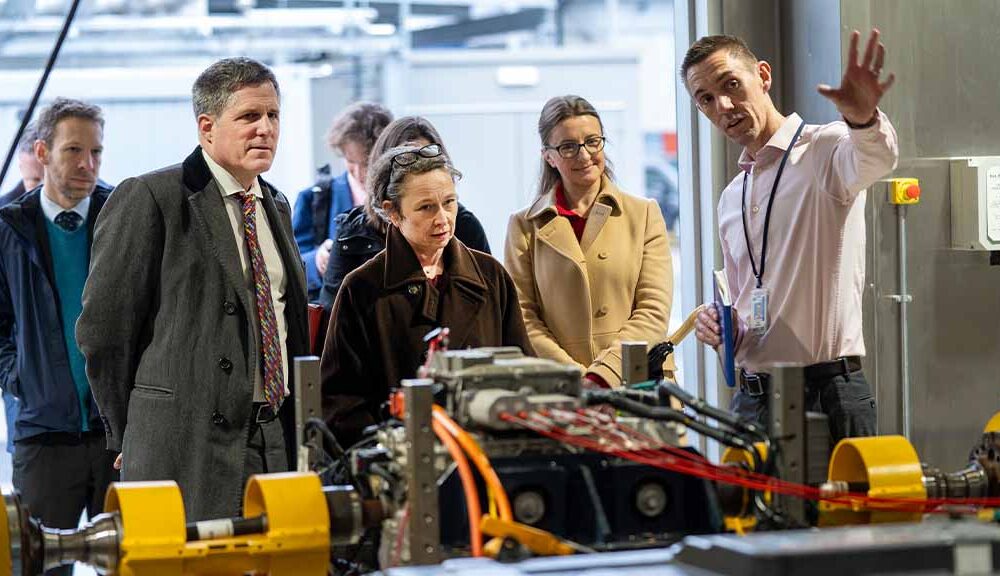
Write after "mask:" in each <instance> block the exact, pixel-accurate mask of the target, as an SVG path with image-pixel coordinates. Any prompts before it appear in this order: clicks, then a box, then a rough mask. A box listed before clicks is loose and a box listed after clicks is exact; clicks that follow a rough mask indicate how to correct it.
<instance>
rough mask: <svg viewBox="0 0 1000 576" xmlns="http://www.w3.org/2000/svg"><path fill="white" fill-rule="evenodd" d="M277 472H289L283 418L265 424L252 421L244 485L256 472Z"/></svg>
mask: <svg viewBox="0 0 1000 576" xmlns="http://www.w3.org/2000/svg"><path fill="white" fill-rule="evenodd" d="M275 472H288V453H287V452H286V451H285V433H284V431H283V430H282V429H281V420H279V419H277V418H276V419H274V420H271V421H270V422H264V423H263V424H256V423H251V424H250V432H249V437H248V439H247V459H246V467H245V469H244V478H243V486H244V488H245V487H246V481H247V480H249V479H250V476H253V475H254V474H273V473H275Z"/></svg>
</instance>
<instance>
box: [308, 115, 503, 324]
mask: <svg viewBox="0 0 1000 576" xmlns="http://www.w3.org/2000/svg"><path fill="white" fill-rule="evenodd" d="M406 143H412V144H414V145H417V146H425V145H427V144H437V145H438V146H439V147H440V148H441V153H442V154H444V155H445V156H448V150H447V149H446V148H445V145H444V142H443V141H442V139H441V135H440V134H438V131H437V129H435V128H434V125H432V124H431V123H430V122H429V121H428V120H427V119H426V118H422V117H420V116H404V117H403V118H399V119H397V120H395V121H393V122H392V123H391V124H389V125H388V126H387V127H386V128H385V130H384V131H383V132H382V135H381V136H379V138H378V141H376V142H375V145H374V146H373V147H372V151H371V158H370V159H369V160H370V161H371V162H372V163H374V161H375V160H378V158H379V157H381V156H382V154H384V153H385V151H386V150H388V149H390V148H395V147H396V146H402V145H403V144H406ZM387 226H388V225H387V224H386V223H385V222H384V221H383V220H382V219H381V218H379V217H378V216H377V215H376V214H375V213H374V209H373V208H371V206H370V205H368V204H364V205H361V206H356V207H355V208H352V209H351V210H350V211H349V212H346V213H344V214H340V215H338V216H337V223H336V226H335V227H336V229H337V231H338V232H337V236H336V241H335V243H334V249H333V251H332V252H331V254H330V264H329V266H328V267H327V270H326V274H324V275H323V290H322V292H321V294H320V303H321V304H323V307H324V308H326V309H329V308H330V307H332V306H333V301H334V300H335V299H336V298H337V291H338V290H339V289H340V285H341V283H343V281H344V278H345V277H346V276H347V274H349V273H350V272H351V271H352V270H354V269H355V268H358V267H359V266H361V265H362V264H364V263H365V262H367V261H368V260H370V259H371V258H372V257H373V256H375V255H376V254H378V253H379V252H380V251H381V250H382V249H383V248H385V234H386V230H387ZM455 237H456V238H458V239H459V240H461V241H462V243H463V244H465V245H466V246H468V247H469V248H472V249H473V250H479V251H480V252H485V253H486V254H489V253H490V245H489V242H488V241H487V240H486V231H485V230H483V225H482V224H480V222H479V220H478V219H476V216H475V215H474V214H473V213H472V212H470V211H469V210H468V209H466V208H465V206H462V204H461V202H459V203H458V212H457V215H456V217H455Z"/></svg>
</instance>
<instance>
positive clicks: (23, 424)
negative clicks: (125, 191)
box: [0, 186, 111, 441]
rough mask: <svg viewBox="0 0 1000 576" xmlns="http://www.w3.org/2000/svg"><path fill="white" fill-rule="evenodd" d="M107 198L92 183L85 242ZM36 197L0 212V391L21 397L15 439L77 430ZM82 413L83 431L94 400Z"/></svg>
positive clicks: (95, 416) (94, 413)
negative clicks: (85, 416) (83, 413)
mask: <svg viewBox="0 0 1000 576" xmlns="http://www.w3.org/2000/svg"><path fill="white" fill-rule="evenodd" d="M110 194H111V190H110V189H108V188H104V187H102V186H98V187H97V188H96V189H95V190H94V193H93V194H92V195H91V197H90V211H89V212H88V214H87V237H88V241H89V242H91V243H92V242H93V237H94V227H95V223H96V221H97V215H98V213H100V211H101V209H102V208H103V207H104V203H105V201H106V200H107V199H108V197H109V196H110ZM41 195H42V188H41V187H40V186H39V187H38V188H35V189H34V190H32V191H31V192H29V193H27V194H24V195H23V196H21V197H19V198H17V199H16V200H14V201H13V202H11V203H10V204H8V205H7V206H5V207H4V208H3V210H0V389H3V391H4V393H5V394H6V393H10V394H13V395H14V396H16V397H18V398H19V399H20V404H19V411H18V417H17V427H16V429H15V430H8V431H7V433H8V434H11V435H13V436H14V440H15V441H17V440H22V439H25V438H29V437H31V436H35V435H38V434H42V433H46V432H68V433H70V434H77V433H79V432H80V428H81V422H80V418H81V411H80V401H79V399H78V398H79V397H78V395H77V391H76V383H75V382H74V381H73V374H72V372H70V363H69V357H68V354H67V351H66V344H65V340H64V335H63V330H62V316H61V315H60V303H59V294H58V292H57V290H56V287H55V280H54V277H55V275H54V273H53V271H52V250H51V248H50V247H49V240H48V234H47V233H46V231H45V216H44V214H43V212H42V206H41ZM88 408H89V412H90V421H89V423H88V424H89V426H90V429H91V430H100V429H101V428H102V425H101V420H100V416H99V412H98V409H97V405H96V403H95V402H94V399H93V397H91V398H88Z"/></svg>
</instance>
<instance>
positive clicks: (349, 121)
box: [326, 102, 392, 160]
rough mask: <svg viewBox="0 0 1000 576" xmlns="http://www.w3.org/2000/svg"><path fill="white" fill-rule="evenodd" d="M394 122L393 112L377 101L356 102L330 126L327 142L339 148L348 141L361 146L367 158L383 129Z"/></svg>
mask: <svg viewBox="0 0 1000 576" xmlns="http://www.w3.org/2000/svg"><path fill="white" fill-rule="evenodd" d="M390 122H392V112H390V111H389V109H388V108H386V107H385V106H383V105H381V104H376V103H375V102H355V103H354V104H351V105H350V106H348V107H347V108H344V109H343V110H342V111H341V112H340V114H338V115H337V117H336V118H334V119H333V125H332V126H331V127H330V133H329V134H327V138H326V141H327V144H329V145H330V148H333V149H334V150H339V149H340V148H341V147H342V146H343V145H344V144H346V143H347V142H354V143H355V144H357V145H358V146H361V148H362V150H363V151H364V152H363V153H364V157H365V160H367V159H368V154H369V153H370V152H371V149H372V146H373V145H374V144H375V141H376V140H378V137H379V135H380V134H382V130H384V129H385V127H386V126H388V125H389V123H390Z"/></svg>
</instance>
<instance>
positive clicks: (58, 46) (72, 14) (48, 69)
mask: <svg viewBox="0 0 1000 576" xmlns="http://www.w3.org/2000/svg"><path fill="white" fill-rule="evenodd" d="M79 6H80V0H73V2H72V3H71V4H70V5H69V12H67V13H66V19H65V20H64V21H63V26H62V30H60V31H59V37H58V38H56V43H55V46H53V47H52V52H51V53H49V59H48V61H47V62H46V63H45V70H44V71H43V72H42V77H41V78H39V80H38V86H36V87H35V93H34V94H33V95H32V96H31V102H30V103H29V104H28V108H27V109H26V110H25V111H24V116H23V117H22V118H21V125H20V126H18V127H17V132H16V133H15V134H14V141H13V142H11V144H10V148H9V149H8V150H7V158H6V159H5V160H4V162H3V169H0V183H2V182H3V180H4V178H6V177H7V170H9V169H10V163H11V162H12V161H13V160H14V154H15V153H16V152H17V145H18V143H19V142H20V141H21V136H22V135H24V130H25V128H27V127H28V123H29V122H31V116H32V115H33V114H34V113H35V107H36V106H38V99H39V98H40V97H41V95H42V91H43V90H44V89H45V85H46V84H47V83H48V81H49V74H51V73H52V69H53V68H54V67H55V65H56V59H58V58H59V52H60V51H62V45H63V42H64V41H65V40H66V35H67V34H68V33H69V27H70V25H72V24H73V20H75V19H76V9H77V8H78V7H79Z"/></svg>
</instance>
